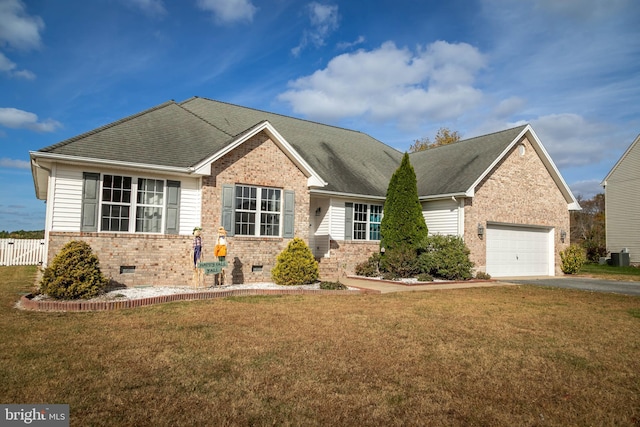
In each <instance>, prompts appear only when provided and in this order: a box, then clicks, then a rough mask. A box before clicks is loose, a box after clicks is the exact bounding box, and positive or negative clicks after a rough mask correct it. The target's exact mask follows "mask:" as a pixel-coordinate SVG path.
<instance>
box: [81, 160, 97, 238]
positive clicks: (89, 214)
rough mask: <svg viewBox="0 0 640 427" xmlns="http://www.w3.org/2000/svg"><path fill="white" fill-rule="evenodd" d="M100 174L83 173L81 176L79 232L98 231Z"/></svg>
mask: <svg viewBox="0 0 640 427" xmlns="http://www.w3.org/2000/svg"><path fill="white" fill-rule="evenodd" d="M99 188H100V174H99V173H91V172H83V174H82V213H81V221H82V224H81V225H80V230H81V231H98V203H99V201H100V197H99V193H98V189H99Z"/></svg>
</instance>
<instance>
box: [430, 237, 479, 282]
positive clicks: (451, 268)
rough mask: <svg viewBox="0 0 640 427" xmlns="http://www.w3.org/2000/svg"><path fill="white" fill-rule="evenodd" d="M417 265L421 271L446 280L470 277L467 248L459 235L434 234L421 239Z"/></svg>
mask: <svg viewBox="0 0 640 427" xmlns="http://www.w3.org/2000/svg"><path fill="white" fill-rule="evenodd" d="M419 250H420V252H421V253H420V255H419V256H418V261H417V265H418V267H419V270H420V271H421V272H422V273H428V274H431V275H432V276H434V277H441V278H443V279H447V280H468V279H471V277H473V276H472V274H471V270H472V269H473V263H472V262H471V260H470V259H469V254H470V253H471V252H470V251H469V248H467V245H466V244H465V243H464V241H463V240H462V238H461V237H459V236H443V235H441V234H436V235H433V236H429V237H427V238H426V239H424V240H423V243H422V245H421V247H420V249H419Z"/></svg>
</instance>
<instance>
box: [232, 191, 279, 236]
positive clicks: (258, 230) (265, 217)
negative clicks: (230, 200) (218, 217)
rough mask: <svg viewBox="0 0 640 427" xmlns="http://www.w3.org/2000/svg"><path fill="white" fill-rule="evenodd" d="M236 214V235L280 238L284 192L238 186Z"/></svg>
mask: <svg viewBox="0 0 640 427" xmlns="http://www.w3.org/2000/svg"><path fill="white" fill-rule="evenodd" d="M235 212H236V213H235V234H236V235H240V236H279V235H280V219H281V216H282V190H280V189H277V188H259V187H252V186H248V185H237V186H236V194H235Z"/></svg>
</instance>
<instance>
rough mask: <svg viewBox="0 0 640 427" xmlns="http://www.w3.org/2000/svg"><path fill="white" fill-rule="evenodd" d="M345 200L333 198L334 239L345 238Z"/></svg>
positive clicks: (332, 231) (332, 223) (332, 226)
mask: <svg viewBox="0 0 640 427" xmlns="http://www.w3.org/2000/svg"><path fill="white" fill-rule="evenodd" d="M344 216H345V201H344V200H338V199H331V230H330V231H329V233H330V234H329V235H330V236H331V238H332V239H333V240H344Z"/></svg>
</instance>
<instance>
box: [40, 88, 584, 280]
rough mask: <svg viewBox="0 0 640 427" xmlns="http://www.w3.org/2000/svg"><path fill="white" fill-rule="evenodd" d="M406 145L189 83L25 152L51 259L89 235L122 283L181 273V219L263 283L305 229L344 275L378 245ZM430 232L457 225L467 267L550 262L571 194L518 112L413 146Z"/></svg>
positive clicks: (184, 254) (242, 274) (208, 251)
mask: <svg viewBox="0 0 640 427" xmlns="http://www.w3.org/2000/svg"><path fill="white" fill-rule="evenodd" d="M402 155H403V153H401V152H399V151H397V150H395V149H394V148H392V147H390V146H388V145H385V144H384V143H382V142H380V141H378V140H376V139H374V138H372V137H371V136H369V135H366V134H364V133H361V132H357V131H354V130H349V129H343V128H339V127H334V126H328V125H324V124H320V123H315V122H311V121H307V120H301V119H296V118H292V117H287V116H283V115H279V114H274V113H269V112H265V111H259V110H255V109H250V108H245V107H241V106H237V105H231V104H228V103H224V102H218V101H214V100H210V99H205V98H199V97H194V98H191V99H188V100H186V101H183V102H174V101H169V102H166V103H163V104H161V105H158V106H156V107H154V108H151V109H149V110H146V111H143V112H141V113H138V114H134V115H132V116H129V117H126V118H123V119H121V120H119V121H117V122H114V123H111V124H108V125H105V126H103V127H100V128H98V129H95V130H92V131H90V132H87V133H85V134H82V135H79V136H76V137H74V138H71V139H68V140H66V141H62V142H60V143H58V144H55V145H51V146H49V147H45V148H43V149H40V150H38V151H33V152H30V156H31V165H32V174H33V179H34V185H35V192H36V195H37V197H38V198H39V199H42V200H45V201H46V203H47V210H46V227H45V233H46V242H47V243H46V244H47V253H48V255H47V259H48V261H50V260H51V259H52V258H53V257H54V256H55V254H56V253H57V252H58V251H59V250H60V248H61V247H62V246H63V245H64V244H65V243H66V242H68V241H70V240H72V239H82V240H85V241H87V242H88V243H89V244H90V245H91V247H92V248H93V250H94V251H95V252H96V254H97V255H98V257H99V259H100V263H101V266H102V269H103V272H104V273H105V274H106V275H107V276H109V277H110V278H111V279H112V280H114V281H115V282H119V283H122V284H124V285H127V286H139V285H156V286H166V285H187V284H189V283H190V281H191V277H192V273H193V262H192V256H191V250H192V240H193V236H192V232H193V229H194V227H197V226H201V227H202V228H203V246H204V250H203V260H204V261H214V260H215V259H214V256H213V245H214V241H215V239H216V231H217V229H218V227H220V226H223V227H224V228H225V229H226V231H227V233H228V244H229V252H228V256H227V261H228V262H229V266H228V267H227V269H226V270H225V273H226V274H227V277H228V278H229V277H230V278H231V280H232V282H234V283H249V282H258V281H269V280H270V272H271V268H272V267H273V266H274V264H275V261H276V256H277V255H278V254H279V253H280V252H281V251H282V250H283V249H284V248H285V247H286V245H287V243H288V242H289V241H290V239H291V238H293V237H296V236H297V237H301V238H302V239H304V240H305V241H306V242H307V243H308V244H309V247H310V248H311V249H312V250H313V252H314V254H315V256H316V257H317V259H318V260H319V263H320V272H321V277H322V278H325V279H335V278H338V277H340V276H342V275H345V274H353V273H354V268H355V265H356V264H357V263H359V262H361V261H364V260H366V259H367V258H368V257H369V256H370V254H372V253H373V252H376V251H378V250H379V238H380V220H381V217H382V214H383V205H384V200H385V194H386V190H387V186H388V183H389V180H390V178H391V175H392V174H393V172H394V171H395V170H396V169H397V167H398V166H399V164H400V161H401V159H402ZM410 159H411V162H412V165H413V166H414V169H415V171H416V176H417V181H418V193H419V196H420V201H421V202H422V206H423V212H424V217H425V219H426V222H427V226H428V228H429V232H430V233H433V234H435V233H443V234H455V235H459V236H462V238H463V239H464V240H465V242H466V244H467V245H468V247H469V249H470V250H471V258H472V261H473V262H474V263H475V265H476V268H477V270H481V271H486V272H488V273H489V274H491V275H492V276H495V277H498V276H525V275H529V276H530V275H554V274H556V273H558V272H559V271H560V270H559V251H560V250H562V249H564V248H565V247H566V246H567V245H568V244H569V241H568V236H569V233H568V230H569V210H572V209H579V206H578V203H577V202H576V199H575V198H574V196H573V195H572V193H571V191H570V189H569V188H568V186H567V184H566V183H565V181H564V180H563V178H562V176H561V175H560V173H559V171H558V169H557V168H556V166H555V165H554V163H553V161H552V160H551V158H550V157H549V155H548V153H547V152H546V150H545V148H544V147H543V146H542V144H541V142H540V141H539V139H538V137H537V136H536V134H535V132H534V131H533V129H532V128H531V126H529V125H524V126H519V127H516V128H513V129H508V130H505V131H502V132H496V133H493V134H490V135H485V136H481V137H477V138H471V139H468V140H464V141H460V142H458V143H455V144H451V145H447V146H443V147H438V148H434V149H429V150H427V151H423V152H417V153H412V154H411V156H410Z"/></svg>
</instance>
